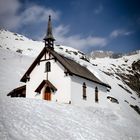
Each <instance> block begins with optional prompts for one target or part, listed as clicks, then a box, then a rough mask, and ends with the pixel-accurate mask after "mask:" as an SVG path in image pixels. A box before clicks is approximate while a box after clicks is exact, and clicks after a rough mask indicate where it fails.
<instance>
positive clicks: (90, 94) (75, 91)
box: [71, 76, 107, 106]
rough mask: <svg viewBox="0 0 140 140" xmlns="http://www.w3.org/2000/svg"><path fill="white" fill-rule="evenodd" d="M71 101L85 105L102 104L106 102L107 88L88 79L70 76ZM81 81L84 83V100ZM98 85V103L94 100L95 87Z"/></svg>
mask: <svg viewBox="0 0 140 140" xmlns="http://www.w3.org/2000/svg"><path fill="white" fill-rule="evenodd" d="M71 79H72V81H71V88H72V89H71V102H72V104H75V105H85V106H86V105H87V106H93V105H94V106H95V105H104V104H105V102H107V99H106V96H107V90H106V87H104V86H101V85H99V84H96V83H94V82H91V81H89V80H86V79H83V78H80V77H77V76H72V77H71ZM83 82H85V83H86V87H87V88H86V95H87V98H86V100H84V99H83ZM96 86H97V87H98V90H99V92H98V99H99V101H98V103H96V102H95V87H96Z"/></svg>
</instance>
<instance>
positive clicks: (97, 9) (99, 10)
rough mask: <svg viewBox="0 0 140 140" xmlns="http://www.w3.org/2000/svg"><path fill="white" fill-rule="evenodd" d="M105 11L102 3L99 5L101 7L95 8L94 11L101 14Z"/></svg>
mask: <svg viewBox="0 0 140 140" xmlns="http://www.w3.org/2000/svg"><path fill="white" fill-rule="evenodd" d="M102 11H103V6H102V5H99V7H97V8H96V9H95V10H94V13H95V14H99V13H101V12H102Z"/></svg>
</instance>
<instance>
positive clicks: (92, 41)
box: [54, 25, 108, 50]
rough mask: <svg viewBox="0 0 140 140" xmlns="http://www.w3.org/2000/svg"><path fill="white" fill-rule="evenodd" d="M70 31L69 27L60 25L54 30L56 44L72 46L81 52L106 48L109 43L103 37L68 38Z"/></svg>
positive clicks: (73, 36) (75, 36)
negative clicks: (95, 48) (85, 49)
mask: <svg viewBox="0 0 140 140" xmlns="http://www.w3.org/2000/svg"><path fill="white" fill-rule="evenodd" d="M69 31H70V28H69V26H64V25H60V26H58V27H56V28H55V29H54V36H55V38H56V39H57V40H56V43H58V44H61V45H66V46H71V47H74V48H76V49H80V50H82V49H84V48H85V47H87V49H89V48H94V47H104V46H106V45H107V43H108V41H107V39H106V38H103V37H93V36H88V37H86V38H82V37H81V36H80V35H72V36H67V34H68V33H69Z"/></svg>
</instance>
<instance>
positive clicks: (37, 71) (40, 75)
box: [26, 60, 71, 103]
mask: <svg viewBox="0 0 140 140" xmlns="http://www.w3.org/2000/svg"><path fill="white" fill-rule="evenodd" d="M46 62H47V61H43V62H40V65H37V66H36V67H35V68H34V70H33V71H32V72H31V74H30V81H29V82H27V86H26V88H27V89H26V97H27V98H39V99H42V98H43V91H44V89H42V90H41V94H37V93H36V92H34V91H35V90H36V88H37V87H38V86H39V85H40V83H41V82H42V81H43V80H45V79H46V73H45V64H46ZM50 62H51V72H49V74H48V77H49V78H48V79H49V81H50V82H51V83H52V84H53V85H54V86H55V87H56V88H57V91H56V92H55V93H52V96H51V98H52V101H56V100H57V101H58V102H64V103H69V101H70V92H71V90H70V89H71V84H70V81H71V79H70V77H69V76H65V73H64V68H63V67H62V65H61V64H60V63H59V62H58V61H57V62H55V60H50Z"/></svg>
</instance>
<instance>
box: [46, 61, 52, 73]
mask: <svg viewBox="0 0 140 140" xmlns="http://www.w3.org/2000/svg"><path fill="white" fill-rule="evenodd" d="M50 71H51V63H50V62H47V63H46V67H45V72H50Z"/></svg>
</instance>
